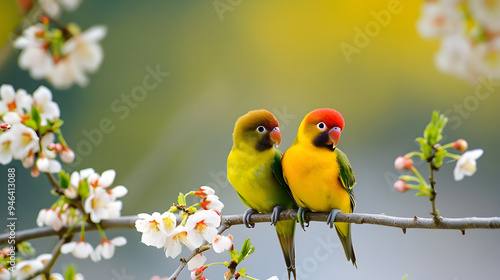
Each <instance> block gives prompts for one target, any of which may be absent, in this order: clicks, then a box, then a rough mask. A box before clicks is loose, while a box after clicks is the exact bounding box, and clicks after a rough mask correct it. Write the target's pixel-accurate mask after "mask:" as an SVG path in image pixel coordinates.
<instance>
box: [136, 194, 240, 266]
mask: <svg viewBox="0 0 500 280" xmlns="http://www.w3.org/2000/svg"><path fill="white" fill-rule="evenodd" d="M188 195H195V196H198V197H199V198H200V202H199V203H196V204H195V205H193V206H190V207H186V196H188ZM178 201H179V204H175V205H174V206H173V207H171V208H170V210H168V211H166V212H164V213H163V214H160V213H159V212H154V213H153V214H151V215H150V214H146V213H141V214H139V215H138V217H139V219H138V220H137V221H136V223H135V227H136V229H137V231H139V232H141V233H142V237H141V242H142V243H144V244H146V245H148V246H154V247H156V248H163V249H164V250H165V256H166V257H167V258H168V257H170V258H175V257H177V256H178V255H179V254H180V253H181V251H182V248H183V246H185V247H187V248H188V249H189V250H190V251H193V250H194V249H196V248H198V247H200V246H202V245H203V243H204V242H208V243H210V244H212V246H213V249H214V251H215V252H217V253H220V252H223V251H225V250H229V249H231V248H232V239H231V237H230V236H221V235H218V234H217V228H218V227H219V226H220V224H221V216H220V212H221V210H222V208H223V207H224V204H223V203H222V202H221V201H220V200H219V198H218V197H217V196H216V195H215V191H214V190H213V189H212V188H210V187H207V186H203V187H200V188H199V190H198V191H192V192H189V193H188V194H186V195H183V194H180V195H179V199H178ZM198 207H199V208H200V209H198ZM178 211H179V212H180V213H179V215H180V219H181V222H180V223H178V222H177V217H176V215H174V213H176V212H178ZM205 261H206V258H205V257H204V256H203V255H202V254H201V253H200V254H198V255H196V256H195V257H194V258H192V259H191V260H190V261H189V263H188V268H189V269H190V270H193V269H195V268H199V267H201V266H202V265H203V264H204V263H205Z"/></svg>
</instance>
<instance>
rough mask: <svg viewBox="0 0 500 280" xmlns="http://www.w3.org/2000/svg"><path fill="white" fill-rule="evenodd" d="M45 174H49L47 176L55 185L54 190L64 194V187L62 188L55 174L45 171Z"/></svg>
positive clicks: (53, 185)
mask: <svg viewBox="0 0 500 280" xmlns="http://www.w3.org/2000/svg"><path fill="white" fill-rule="evenodd" d="M45 175H47V178H48V179H49V182H50V184H51V185H52V187H54V191H55V192H56V193H57V194H59V195H63V194H64V193H63V189H62V188H61V186H60V185H59V183H58V182H57V181H56V178H54V175H52V173H45Z"/></svg>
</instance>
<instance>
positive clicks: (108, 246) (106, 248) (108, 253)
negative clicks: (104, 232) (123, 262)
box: [90, 236, 127, 262]
mask: <svg viewBox="0 0 500 280" xmlns="http://www.w3.org/2000/svg"><path fill="white" fill-rule="evenodd" d="M125 244H127V239H125V237H123V236H118V237H115V238H113V239H111V240H103V241H102V242H101V243H100V244H99V245H97V247H96V248H95V250H94V252H93V253H92V254H91V255H90V258H91V259H92V261H94V262H98V261H100V260H101V258H104V259H106V260H108V259H111V258H112V257H113V255H114V254H115V246H118V247H120V246H123V245H125Z"/></svg>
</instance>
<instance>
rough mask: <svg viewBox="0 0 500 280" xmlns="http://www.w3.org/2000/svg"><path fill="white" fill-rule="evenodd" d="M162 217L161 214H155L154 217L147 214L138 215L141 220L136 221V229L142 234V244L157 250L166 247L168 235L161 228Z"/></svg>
mask: <svg viewBox="0 0 500 280" xmlns="http://www.w3.org/2000/svg"><path fill="white" fill-rule="evenodd" d="M161 216H162V215H160V213H159V212H154V213H153V214H152V215H149V214H146V213H141V214H139V215H138V217H139V219H138V220H137V221H135V228H136V229H137V231H138V232H141V233H142V236H141V242H142V243H144V244H146V245H148V246H155V247H156V248H163V246H165V242H166V238H167V234H166V232H165V230H164V229H162V228H161V225H160V223H161V220H162V218H161Z"/></svg>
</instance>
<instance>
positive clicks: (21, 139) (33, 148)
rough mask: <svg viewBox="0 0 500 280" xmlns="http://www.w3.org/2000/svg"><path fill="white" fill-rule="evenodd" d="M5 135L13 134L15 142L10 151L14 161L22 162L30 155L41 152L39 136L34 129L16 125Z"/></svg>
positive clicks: (12, 143)
mask: <svg viewBox="0 0 500 280" xmlns="http://www.w3.org/2000/svg"><path fill="white" fill-rule="evenodd" d="M4 133H12V139H13V141H12V142H11V144H10V149H11V152H12V158H14V159H19V160H22V159H24V158H25V157H27V156H28V155H29V154H30V153H36V152H38V151H39V150H40V147H39V142H38V141H39V140H40V139H39V138H38V135H37V134H36V132H35V131H34V130H33V129H32V128H29V127H27V126H25V125H24V124H15V125H13V126H12V128H11V129H10V130H9V131H8V132H4ZM2 134H3V133H2Z"/></svg>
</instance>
